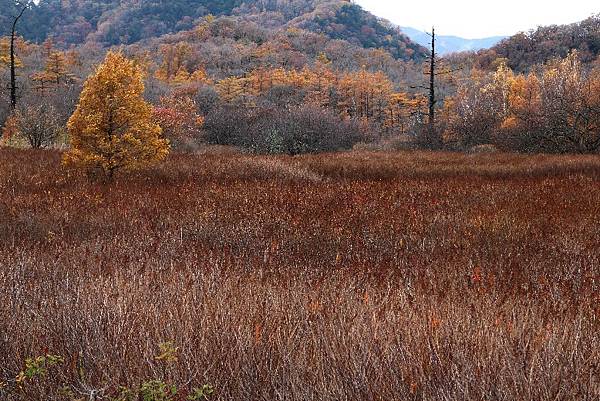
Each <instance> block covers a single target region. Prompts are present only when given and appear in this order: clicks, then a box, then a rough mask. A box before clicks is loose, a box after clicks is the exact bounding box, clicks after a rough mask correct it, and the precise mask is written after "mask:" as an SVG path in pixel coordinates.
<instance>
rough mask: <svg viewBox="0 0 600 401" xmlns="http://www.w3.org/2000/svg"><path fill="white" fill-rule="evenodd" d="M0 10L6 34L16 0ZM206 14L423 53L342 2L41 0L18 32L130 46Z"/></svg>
mask: <svg viewBox="0 0 600 401" xmlns="http://www.w3.org/2000/svg"><path fill="white" fill-rule="evenodd" d="M0 8H1V9H2V10H3V11H2V13H1V15H0V35H3V34H4V35H5V34H7V32H8V30H9V28H10V20H11V15H14V14H15V10H16V6H15V0H0ZM4 10H7V11H4ZM207 15H215V16H223V15H230V16H236V17H239V18H241V19H242V20H261V21H262V22H263V23H264V24H262V25H263V26H270V27H271V28H273V27H275V28H289V27H297V28H301V29H304V30H307V31H311V32H315V33H319V34H324V35H326V36H327V37H329V38H330V39H343V40H346V41H348V42H350V43H353V44H355V45H359V46H361V47H364V48H382V49H384V50H386V51H387V52H389V53H390V54H392V55H393V56H394V57H395V58H397V59H403V60H410V59H420V58H422V57H424V56H425V55H426V54H427V50H426V49H424V48H423V47H421V46H419V45H418V44H416V43H414V42H412V41H411V40H410V39H409V38H408V37H407V36H405V35H404V34H402V33H401V31H400V30H399V29H397V28H394V27H393V26H392V25H391V24H389V23H387V22H386V21H383V20H381V19H379V18H377V17H375V16H373V15H372V14H370V13H369V12H367V11H365V10H363V9H362V8H361V7H360V6H357V5H355V4H351V3H349V2H348V1H345V0H288V1H284V0H269V1H265V0H209V1H197V0H171V1H169V2H165V1H160V0H122V1H120V0H79V1H59V0H40V1H39V2H38V3H37V4H33V3H32V4H31V7H30V10H28V11H27V12H26V13H25V16H24V17H23V20H22V22H21V23H20V25H19V32H20V33H21V34H22V35H23V36H24V37H25V38H26V39H28V40H31V41H34V42H41V41H43V40H45V39H46V38H48V37H51V38H53V40H54V41H55V42H56V43H60V44H63V45H64V46H68V45H71V44H82V43H90V42H93V43H99V44H101V45H104V46H107V45H118V44H132V43H136V42H139V41H140V40H144V39H151V38H156V37H160V36H162V35H165V34H171V33H176V32H180V31H185V30H190V29H192V28H193V27H194V26H196V25H197V24H198V23H199V22H200V21H201V19H202V18H203V17H205V16H207Z"/></svg>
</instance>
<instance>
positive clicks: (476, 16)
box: [355, 0, 600, 39]
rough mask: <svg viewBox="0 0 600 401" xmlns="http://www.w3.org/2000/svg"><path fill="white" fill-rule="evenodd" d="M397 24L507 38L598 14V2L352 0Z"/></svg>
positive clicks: (447, 33) (582, 0) (459, 33)
mask: <svg viewBox="0 0 600 401" xmlns="http://www.w3.org/2000/svg"><path fill="white" fill-rule="evenodd" d="M355 2H356V3H358V4H360V5H361V6H362V7H363V8H364V9H366V10H369V11H371V12H372V13H373V14H375V15H377V16H379V17H383V18H385V19H387V20H389V21H391V22H393V23H395V24H397V25H400V26H408V27H412V28H416V29H420V30H427V31H431V26H432V25H435V27H436V32H437V33H439V34H441V35H456V36H461V37H464V38H468V39H477V38H483V37H489V36H508V35H513V34H515V33H517V32H520V31H528V30H530V29H533V28H536V27H538V26H541V25H553V24H568V23H572V22H577V21H581V20H584V19H586V18H588V17H590V16H591V15H593V14H598V13H600V1H598V0H559V1H555V0H546V1H544V0H494V1H485V0H479V1H476V0H447V1H444V0H408V1H406V0H355Z"/></svg>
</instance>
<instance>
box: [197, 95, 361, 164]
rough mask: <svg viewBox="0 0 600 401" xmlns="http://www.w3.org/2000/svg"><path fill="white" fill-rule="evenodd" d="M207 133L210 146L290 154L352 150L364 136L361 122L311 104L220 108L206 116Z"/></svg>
mask: <svg viewBox="0 0 600 401" xmlns="http://www.w3.org/2000/svg"><path fill="white" fill-rule="evenodd" d="M205 130H206V135H207V139H208V141H209V142H210V143H214V144H219V145H235V146H242V147H246V148H249V149H252V150H253V151H254V152H257V153H271V154H277V153H285V154H290V155H296V154H302V153H318V152H331V151H336V150H345V149H351V148H352V146H353V145H354V144H356V143H358V142H360V140H361V139H362V137H363V136H362V133H361V130H360V127H359V125H358V123H356V122H353V121H351V120H342V119H341V118H340V117H338V116H337V115H336V114H335V113H334V112H332V111H329V110H325V109H322V108H319V107H316V106H309V105H303V106H301V107H297V108H292V109H286V108H282V107H273V106H271V107H268V106H266V107H265V106H263V107H257V108H254V109H239V108H238V109H236V108H233V107H230V106H229V107H225V108H220V109H218V110H216V111H215V112H213V113H211V114H210V115H209V116H208V117H207V119H206V122H205Z"/></svg>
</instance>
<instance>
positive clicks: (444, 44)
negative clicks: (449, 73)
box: [401, 27, 506, 54]
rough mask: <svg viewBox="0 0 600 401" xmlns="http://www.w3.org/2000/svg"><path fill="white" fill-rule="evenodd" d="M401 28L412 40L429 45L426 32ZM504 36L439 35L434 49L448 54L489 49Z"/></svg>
mask: <svg viewBox="0 0 600 401" xmlns="http://www.w3.org/2000/svg"><path fill="white" fill-rule="evenodd" d="M401 29H402V32H404V33H405V34H406V35H407V36H408V37H409V38H410V39H411V40H412V41H414V42H416V43H418V44H420V45H421V46H424V47H428V48H429V47H430V44H431V37H430V36H429V35H428V34H427V33H425V32H423V31H420V30H418V29H415V28H410V27H402V28H401ZM505 38H506V37H505V36H492V37H489V38H481V39H465V38H461V37H459V36H448V35H439V36H437V41H436V50H437V52H438V53H439V54H449V53H456V52H462V51H477V50H482V49H489V48H490V47H493V46H495V45H496V44H498V43H499V42H500V41H502V40H503V39H505Z"/></svg>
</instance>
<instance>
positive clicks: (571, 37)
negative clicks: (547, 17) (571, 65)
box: [476, 14, 600, 72]
mask: <svg viewBox="0 0 600 401" xmlns="http://www.w3.org/2000/svg"><path fill="white" fill-rule="evenodd" d="M573 50H576V51H577V52H578V53H579V57H580V59H581V60H582V61H583V62H584V63H589V62H592V61H594V60H596V59H597V58H598V57H599V56H600V14H598V15H595V16H592V17H590V18H588V19H586V20H584V21H581V22H577V23H574V24H568V25H551V26H544V27H539V28H537V29H535V30H531V31H529V32H521V33H518V34H516V35H514V36H511V37H509V38H506V39H504V40H502V41H501V42H499V43H498V44H496V45H495V46H493V47H492V48H490V49H487V50H482V51H480V52H479V53H478V54H477V60H476V61H477V64H478V65H479V67H480V68H484V69H493V68H494V67H495V65H496V63H495V61H496V60H497V59H500V58H502V59H506V60H507V63H508V66H509V67H511V68H512V69H513V70H514V71H517V72H527V71H529V70H531V68H532V67H533V66H535V65H538V64H544V63H547V62H548V61H550V60H552V59H555V58H564V57H566V56H567V55H568V54H569V52H571V51H573Z"/></svg>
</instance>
